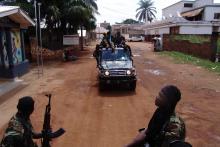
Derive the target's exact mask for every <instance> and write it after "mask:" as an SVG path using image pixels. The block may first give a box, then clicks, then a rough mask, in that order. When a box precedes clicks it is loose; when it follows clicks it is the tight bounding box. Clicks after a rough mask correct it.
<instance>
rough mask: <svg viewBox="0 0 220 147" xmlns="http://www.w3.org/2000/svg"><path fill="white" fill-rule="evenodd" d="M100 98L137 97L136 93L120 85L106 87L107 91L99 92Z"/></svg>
mask: <svg viewBox="0 0 220 147" xmlns="http://www.w3.org/2000/svg"><path fill="white" fill-rule="evenodd" d="M98 94H99V96H101V97H117V98H119V97H121V98H123V97H127V96H134V95H136V92H135V91H130V90H129V89H128V88H127V87H122V86H119V85H111V86H106V87H105V89H103V90H99V93H98Z"/></svg>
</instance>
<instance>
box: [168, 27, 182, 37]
mask: <svg viewBox="0 0 220 147" xmlns="http://www.w3.org/2000/svg"><path fill="white" fill-rule="evenodd" d="M179 30H180V28H179V26H176V27H171V28H170V34H172V35H174V34H179Z"/></svg>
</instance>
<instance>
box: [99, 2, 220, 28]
mask: <svg viewBox="0 0 220 147" xmlns="http://www.w3.org/2000/svg"><path fill="white" fill-rule="evenodd" d="M153 1H154V7H156V8H157V15H156V16H157V18H158V19H161V17H162V9H163V8H165V7H167V6H169V5H172V4H174V3H176V2H178V1H180V0H153ZM215 1H216V2H220V0H215ZM138 2H139V0H97V4H98V8H99V13H100V15H98V16H97V17H96V18H97V23H100V22H104V21H105V20H106V21H107V22H110V23H111V24H114V23H115V22H122V21H123V20H125V19H127V18H132V19H136V18H135V15H136V9H137V8H138Z"/></svg>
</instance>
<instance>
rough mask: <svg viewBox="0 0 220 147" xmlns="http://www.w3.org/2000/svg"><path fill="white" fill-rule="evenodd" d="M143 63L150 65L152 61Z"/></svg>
mask: <svg viewBox="0 0 220 147" xmlns="http://www.w3.org/2000/svg"><path fill="white" fill-rule="evenodd" d="M144 64H149V65H152V64H153V62H152V61H145V62H144Z"/></svg>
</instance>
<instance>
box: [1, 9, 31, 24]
mask: <svg viewBox="0 0 220 147" xmlns="http://www.w3.org/2000/svg"><path fill="white" fill-rule="evenodd" d="M6 16H8V17H9V18H10V19H12V20H13V21H15V22H17V23H19V24H21V27H25V28H26V27H28V26H34V25H35V23H34V21H33V20H32V19H31V18H30V17H29V16H28V14H27V13H26V12H24V11H23V10H21V9H20V7H18V6H1V5H0V18H1V17H6Z"/></svg>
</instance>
